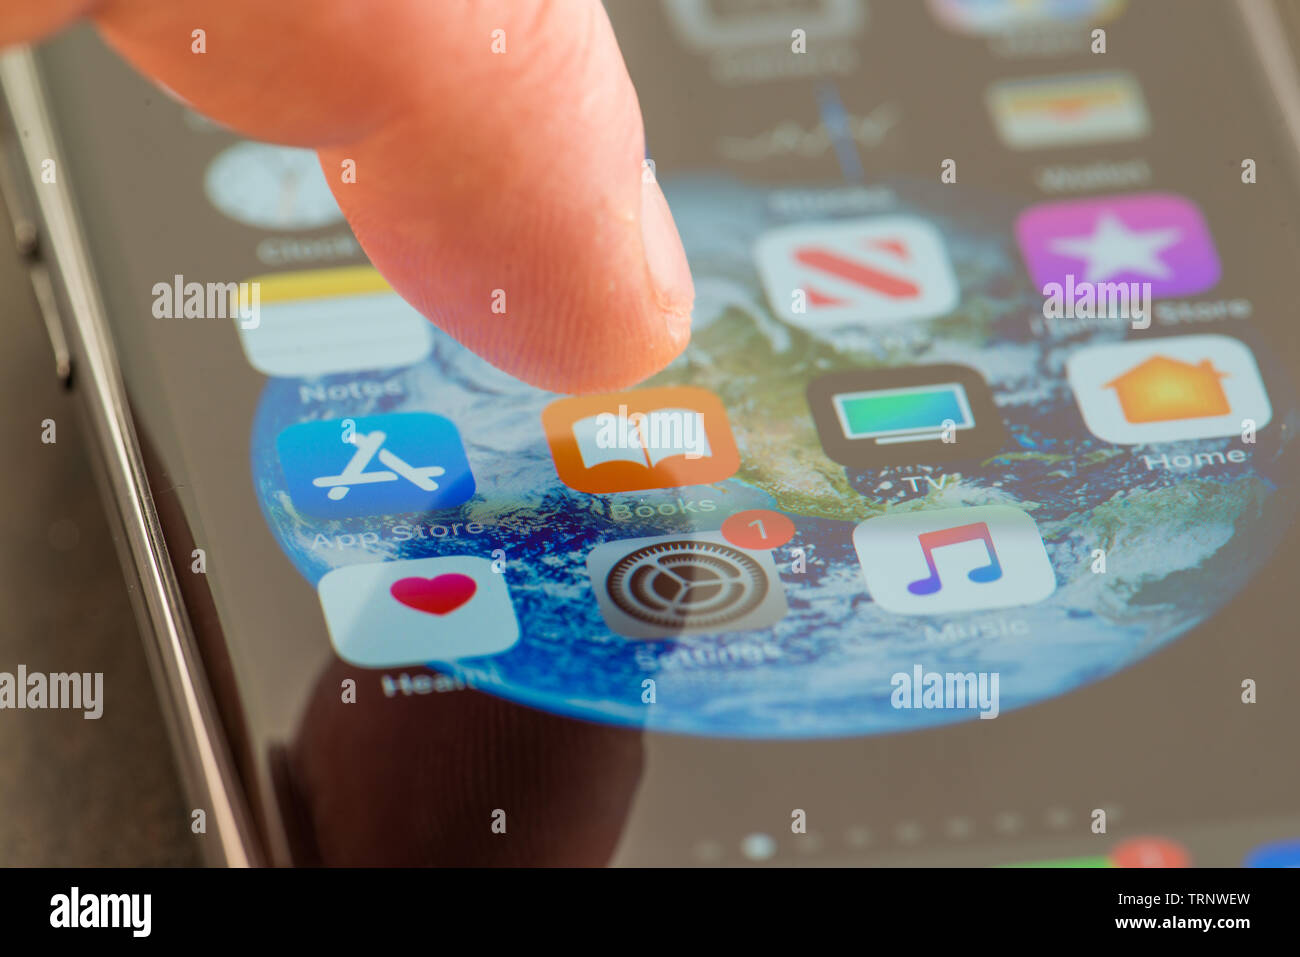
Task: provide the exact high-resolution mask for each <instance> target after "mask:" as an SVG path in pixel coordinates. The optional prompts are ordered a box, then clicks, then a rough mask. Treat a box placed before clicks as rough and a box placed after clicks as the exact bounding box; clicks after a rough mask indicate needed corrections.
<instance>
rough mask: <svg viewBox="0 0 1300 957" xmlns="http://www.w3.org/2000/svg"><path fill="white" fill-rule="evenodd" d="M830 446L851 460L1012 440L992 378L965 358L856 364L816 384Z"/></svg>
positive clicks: (920, 457)
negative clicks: (870, 366) (942, 362)
mask: <svg viewBox="0 0 1300 957" xmlns="http://www.w3.org/2000/svg"><path fill="white" fill-rule="evenodd" d="M808 405H809V407H810V408H811V409H812V415H813V422H814V424H815V425H816V426H817V435H818V437H819V438H820V439H821V443H822V448H823V449H825V450H826V454H827V455H828V456H830V458H832V459H833V460H835V461H836V462H839V463H840V464H841V465H844V466H847V467H849V468H855V469H871V468H881V467H884V466H891V465H917V464H937V463H942V462H951V461H960V460H963V459H972V458H986V457H988V456H990V455H993V454H994V453H996V452H997V451H998V450H999V449H1000V448H1001V447H1002V445H1003V443H1004V442H1005V441H1006V429H1005V427H1004V426H1003V424H1002V417H1001V416H1000V415H999V414H998V410H997V406H996V405H995V404H994V402H993V393H992V392H990V391H989V387H988V385H987V384H986V383H985V382H984V379H983V378H982V377H981V376H980V374H979V373H978V372H976V371H975V370H974V369H971V368H968V367H966V366H958V365H930V366H908V367H905V368H893V369H853V370H850V371H846V372H833V373H830V374H829V375H824V376H820V377H819V378H816V379H814V380H813V381H812V382H810V383H809V384H808Z"/></svg>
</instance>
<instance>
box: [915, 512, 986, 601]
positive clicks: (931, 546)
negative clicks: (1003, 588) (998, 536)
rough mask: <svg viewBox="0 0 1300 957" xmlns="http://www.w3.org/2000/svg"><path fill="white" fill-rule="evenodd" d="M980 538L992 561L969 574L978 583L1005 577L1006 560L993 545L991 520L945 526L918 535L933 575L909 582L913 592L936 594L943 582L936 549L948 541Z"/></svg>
mask: <svg viewBox="0 0 1300 957" xmlns="http://www.w3.org/2000/svg"><path fill="white" fill-rule="evenodd" d="M976 539H979V540H980V541H982V542H984V547H985V548H986V549H988V555H989V563H988V564H987V565H984V566H982V567H980V568H975V569H972V570H971V571H970V572H968V573H967V575H966V577H967V578H969V579H970V580H971V581H973V582H975V583H976V584H984V583H986V582H995V581H997V580H998V579H999V578H1001V577H1002V564H1001V563H1000V562H999V561H998V553H997V550H996V549H995V548H994V547H993V536H992V535H990V534H989V526H988V523H986V522H975V523H973V524H971V525H958V526H956V527H954V528H941V529H939V530H938V531H936V532H925V533H924V534H922V535H918V536H917V541H919V542H920V543H921V551H922V552H923V553H924V554H925V564H926V565H928V566H929V568H930V575H929V577H928V578H918V579H917V580H916V581H914V582H912V583H911V584H910V585H908V586H907V590H908V591H910V592H911V593H912V594H913V595H933V594H934V593H935V592H937V591H938V590H939V589H940V588H941V587H942V586H943V583H942V582H941V581H939V569H937V568H936V567H935V565H934V550H935V549H936V548H943V547H944V546H945V545H956V544H958V543H959V542H973V541H975V540H976Z"/></svg>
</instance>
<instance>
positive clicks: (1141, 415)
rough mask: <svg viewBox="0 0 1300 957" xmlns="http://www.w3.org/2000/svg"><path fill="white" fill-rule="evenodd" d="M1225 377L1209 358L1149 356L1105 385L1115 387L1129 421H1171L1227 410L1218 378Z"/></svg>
mask: <svg viewBox="0 0 1300 957" xmlns="http://www.w3.org/2000/svg"><path fill="white" fill-rule="evenodd" d="M1226 377H1227V373H1226V372H1219V371H1218V370H1217V369H1215V368H1214V364H1213V363H1212V362H1211V361H1210V360H1209V359H1202V360H1201V361H1200V362H1196V363H1192V362H1180V361H1179V360H1177V359H1170V358H1169V357H1167V356H1152V357H1151V358H1150V359H1147V360H1146V361H1145V362H1143V363H1141V364H1140V365H1136V366H1134V367H1133V368H1132V369H1129V370H1128V371H1127V372H1125V373H1124V374H1123V375H1121V376H1118V377H1116V378H1114V379H1111V380H1110V381H1109V382H1107V383H1106V385H1105V388H1107V389H1114V390H1115V397H1116V398H1117V399H1119V404H1120V407H1121V408H1122V409H1123V410H1124V418H1126V419H1127V420H1128V421H1129V422H1133V423H1140V422H1173V421H1177V420H1180V419H1204V418H1209V417H1211V416H1216V415H1227V414H1228V413H1229V412H1231V411H1232V407H1231V406H1230V405H1229V404H1228V396H1227V394H1226V393H1225V392H1224V391H1223V383H1221V382H1220V381H1219V380H1220V379H1223V378H1226Z"/></svg>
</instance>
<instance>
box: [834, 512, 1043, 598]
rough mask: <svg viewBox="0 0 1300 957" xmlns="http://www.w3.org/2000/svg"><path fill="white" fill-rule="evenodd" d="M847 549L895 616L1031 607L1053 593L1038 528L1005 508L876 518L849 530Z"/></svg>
mask: <svg viewBox="0 0 1300 957" xmlns="http://www.w3.org/2000/svg"><path fill="white" fill-rule="evenodd" d="M853 547H854V549H855V550H856V551H857V553H858V560H859V561H860V562H861V563H862V571H863V574H864V575H865V577H866V581H867V590H868V591H869V592H870V593H871V597H872V599H873V600H874V601H875V602H876V604H878V605H880V606H881V607H882V608H884V609H885V610H886V611H891V612H894V613H895V614H899V615H935V614H944V613H950V612H960V611H979V610H982V609H986V608H1009V607H1013V606H1016V605H1032V604H1034V603H1036V602H1040V601H1042V600H1043V599H1045V598H1047V597H1048V596H1049V595H1051V594H1052V592H1054V591H1056V572H1055V571H1053V569H1052V563H1051V561H1050V560H1049V559H1048V557H1047V550H1046V549H1045V548H1044V547H1043V539H1042V537H1041V536H1040V535H1039V534H1038V526H1037V525H1035V524H1034V520H1033V519H1032V518H1030V517H1029V515H1028V514H1027V513H1026V512H1023V511H1021V510H1020V509H1018V508H1012V507H1010V506H1006V505H976V506H971V507H968V508H945V509H935V510H932V511H921V512H905V513H892V514H887V515H878V516H876V517H874V518H869V519H867V520H866V521H865V522H863V523H862V524H860V525H859V526H858V527H857V528H856V529H854V532H853Z"/></svg>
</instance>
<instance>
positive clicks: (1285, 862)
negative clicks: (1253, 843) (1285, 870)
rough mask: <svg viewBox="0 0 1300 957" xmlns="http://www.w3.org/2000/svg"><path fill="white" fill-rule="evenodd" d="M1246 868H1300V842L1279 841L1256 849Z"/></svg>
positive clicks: (1252, 852) (1249, 857) (1248, 856)
mask: <svg viewBox="0 0 1300 957" xmlns="http://www.w3.org/2000/svg"><path fill="white" fill-rule="evenodd" d="M1244 866H1245V867H1300V840H1291V841H1277V842H1275V843H1273V844H1264V845H1262V846H1260V847H1257V848H1255V849H1254V850H1253V851H1251V852H1250V854H1249V855H1247V857H1246V861H1245V864H1244Z"/></svg>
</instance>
